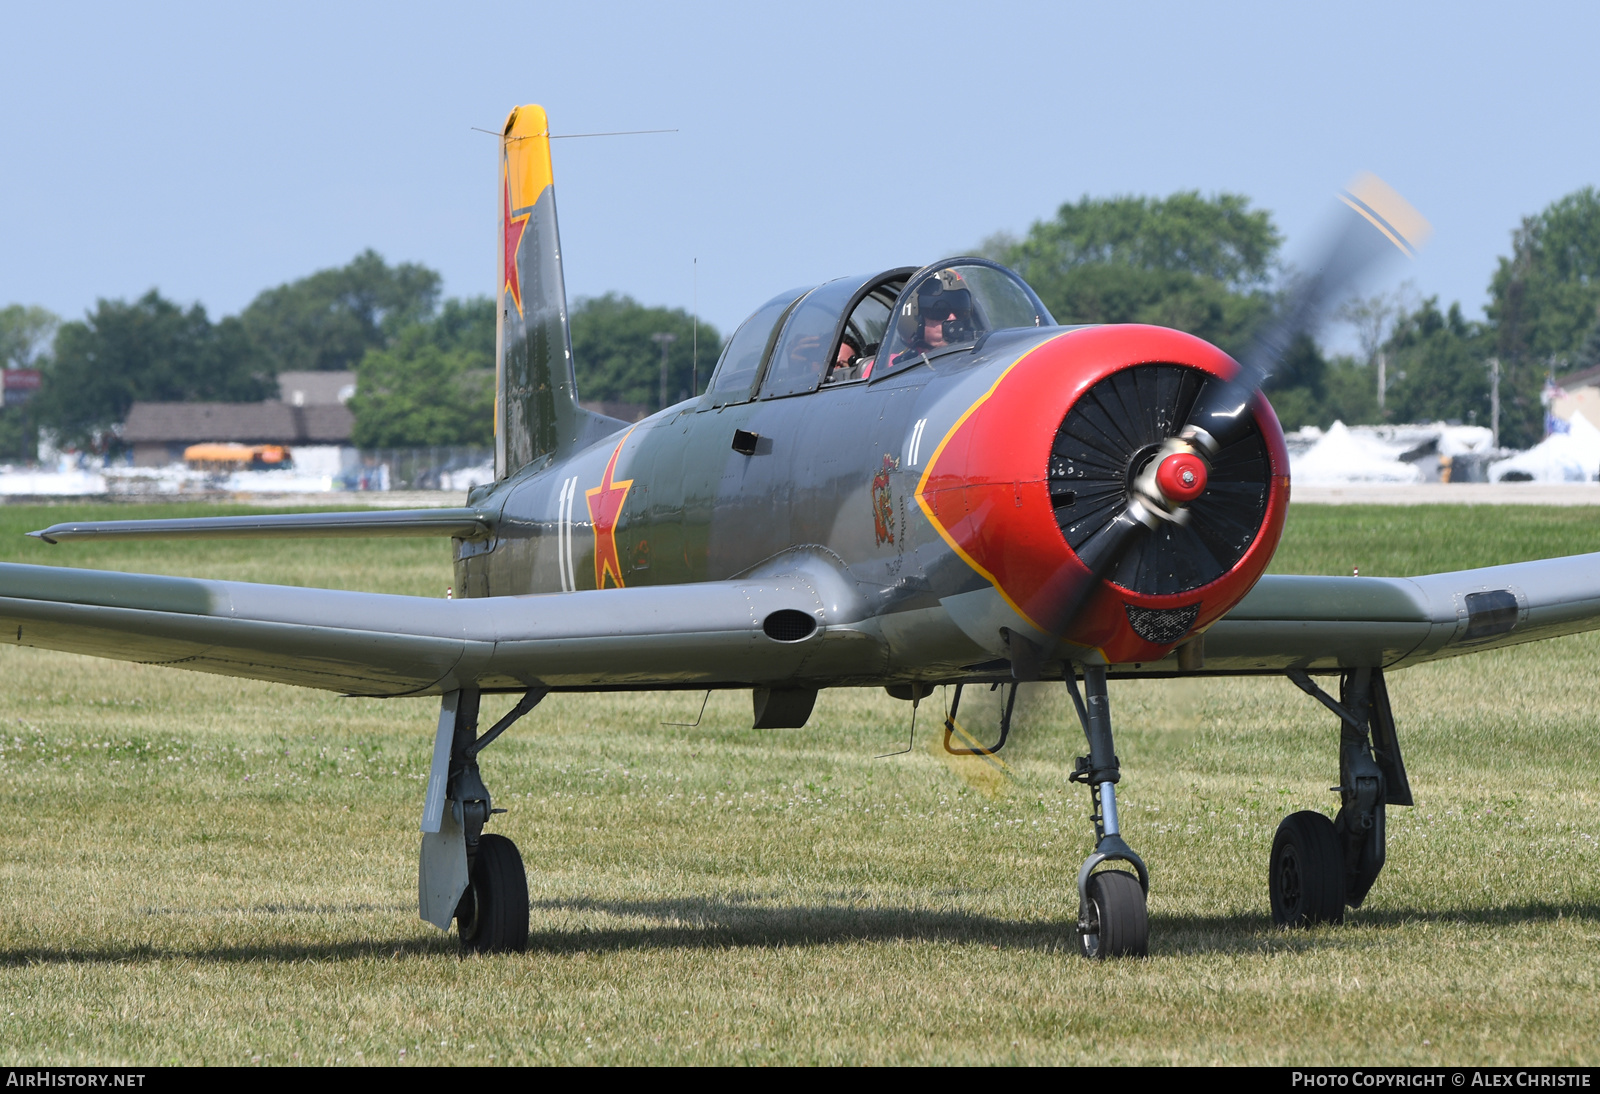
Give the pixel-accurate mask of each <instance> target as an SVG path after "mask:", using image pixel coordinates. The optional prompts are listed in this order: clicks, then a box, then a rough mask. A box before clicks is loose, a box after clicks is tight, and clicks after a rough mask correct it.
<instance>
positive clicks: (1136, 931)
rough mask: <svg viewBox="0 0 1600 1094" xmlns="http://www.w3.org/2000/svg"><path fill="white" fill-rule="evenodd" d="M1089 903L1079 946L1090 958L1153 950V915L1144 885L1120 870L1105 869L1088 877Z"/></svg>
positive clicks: (1142, 952) (1128, 954)
mask: <svg viewBox="0 0 1600 1094" xmlns="http://www.w3.org/2000/svg"><path fill="white" fill-rule="evenodd" d="M1088 891H1089V906H1088V907H1087V908H1085V909H1084V912H1085V915H1084V916H1083V919H1084V922H1085V923H1086V924H1087V925H1088V927H1089V928H1090V929H1089V930H1087V931H1083V932H1080V933H1079V935H1078V950H1079V952H1080V953H1082V954H1083V956H1085V957H1087V958H1089V959H1090V960H1091V961H1104V960H1105V959H1106V958H1108V957H1143V956H1145V955H1146V954H1147V953H1149V952H1150V916H1149V913H1148V912H1147V911H1146V909H1145V896H1144V887H1143V886H1141V885H1140V884H1139V879H1138V878H1136V877H1134V876H1133V875H1132V874H1129V873H1124V872H1123V871H1121V870H1106V871H1104V872H1102V873H1098V874H1095V875H1094V876H1093V877H1091V878H1090V879H1089V885H1088Z"/></svg>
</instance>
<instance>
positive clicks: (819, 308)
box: [707, 258, 1055, 406]
mask: <svg viewBox="0 0 1600 1094" xmlns="http://www.w3.org/2000/svg"><path fill="white" fill-rule="evenodd" d="M1039 326H1055V320H1054V319H1053V318H1051V316H1050V313H1049V311H1047V310H1046V309H1045V306H1044V305H1043V304H1042V303H1040V301H1039V298H1038V296H1037V295H1036V294H1035V293H1034V291H1033V290H1032V289H1030V288H1029V287H1028V285H1027V283H1026V282H1025V281H1023V280H1022V278H1020V277H1018V276H1017V275H1016V274H1015V273H1012V272H1011V271H1010V270H1008V269H1006V268H1005V267H1004V266H1000V265H998V264H996V263H993V262H990V261H988V260H987V259H981V258H953V259H947V260H945V261H943V262H937V263H935V264H934V265H932V266H927V267H924V268H923V269H922V270H913V269H912V268H911V267H909V266H907V267H903V268H900V269H895V270H885V271H884V272H882V273H877V274H873V275H871V276H868V277H843V278H839V279H837V280H834V281H829V282H826V283H824V284H822V285H819V286H817V287H816V288H814V289H810V290H806V289H790V290H789V291H788V292H783V293H779V294H778V295H777V296H775V297H773V298H772V299H771V300H769V301H767V302H766V303H765V304H763V305H762V306H761V307H760V308H758V309H756V311H755V313H754V314H753V315H751V316H750V318H748V319H746V320H745V321H744V323H743V324H741V325H740V327H739V329H738V330H737V331H736V332H734V335H733V337H732V338H731V339H730V340H729V341H728V346H727V348H726V349H725V350H724V351H723V353H722V359H721V360H720V361H719V362H718V363H717V370H716V373H715V375H713V376H712V378H711V385H710V387H709V389H708V391H707V398H708V400H709V405H712V406H723V405H727V404H729V403H741V402H746V401H748V400H749V399H751V398H753V397H755V396H756V393H757V391H758V388H759V394H760V397H761V398H763V399H774V398H779V397H781V396H784V395H799V394H803V393H805V392H809V391H815V390H817V388H819V387H821V386H824V385H828V386H832V385H835V384H845V383H851V382H854V381H863V380H870V379H872V378H873V377H875V376H882V375H884V374H886V373H888V372H889V371H891V370H892V369H894V368H903V367H905V366H906V365H908V364H910V363H913V362H915V361H921V360H925V359H926V358H927V357H928V356H930V355H934V354H937V353H941V352H944V351H945V350H948V349H957V348H960V347H962V346H969V347H970V346H971V345H973V343H974V342H976V340H977V339H979V338H981V337H982V336H984V335H985V334H987V333H989V332H991V331H996V330H1005V329H1008V328H1015V327H1039Z"/></svg>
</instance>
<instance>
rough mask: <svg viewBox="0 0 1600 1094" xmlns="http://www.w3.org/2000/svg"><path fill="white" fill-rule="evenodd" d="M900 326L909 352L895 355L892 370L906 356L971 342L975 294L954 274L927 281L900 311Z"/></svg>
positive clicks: (943, 273)
mask: <svg viewBox="0 0 1600 1094" xmlns="http://www.w3.org/2000/svg"><path fill="white" fill-rule="evenodd" d="M898 326H899V331H900V337H901V338H903V339H904V340H905V343H906V348H905V350H903V351H902V352H900V353H897V354H895V356H894V359H893V360H892V361H890V362H889V367H891V368H893V367H895V366H896V365H898V364H900V363H901V361H902V360H903V359H904V358H906V357H907V356H912V355H916V354H919V353H924V352H927V351H928V350H935V349H942V348H943V347H945V346H950V345H957V344H959V343H961V342H968V341H971V340H972V338H973V335H974V333H975V332H974V330H973V322H972V292H971V290H970V289H968V288H967V283H966V281H964V280H963V279H962V277H961V275H960V274H959V273H957V272H956V271H955V270H940V271H939V272H938V273H935V274H934V275H932V276H931V277H929V278H927V279H926V280H925V281H923V282H922V284H920V285H918V286H917V292H916V295H915V296H913V297H912V298H911V299H909V300H907V301H906V302H905V304H904V305H903V306H902V307H901V309H900V318H899V320H898Z"/></svg>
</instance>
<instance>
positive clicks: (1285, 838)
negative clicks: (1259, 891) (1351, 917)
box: [1267, 810, 1344, 927]
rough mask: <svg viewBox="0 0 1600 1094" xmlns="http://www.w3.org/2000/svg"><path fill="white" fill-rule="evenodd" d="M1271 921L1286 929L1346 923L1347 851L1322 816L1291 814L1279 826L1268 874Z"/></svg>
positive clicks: (1308, 812)
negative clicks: (1270, 894) (1340, 846)
mask: <svg viewBox="0 0 1600 1094" xmlns="http://www.w3.org/2000/svg"><path fill="white" fill-rule="evenodd" d="M1267 884H1268V887H1269V888H1270V889H1271V891H1272V921H1273V922H1274V923H1276V924H1278V925H1279V926H1283V927H1314V926H1316V925H1317V924H1319V923H1342V922H1344V852H1343V851H1342V850H1340V848H1339V837H1338V836H1337V835H1336V834H1335V833H1334V830H1333V822H1332V821H1331V820H1329V819H1328V818H1327V817H1325V816H1323V815H1322V814H1321V813H1314V812H1311V811H1310V810H1304V811H1302V812H1299V813H1291V814H1289V816H1287V817H1285V818H1283V823H1282V824H1280V825H1278V834H1277V835H1276V836H1274V837H1273V840H1272V864H1271V866H1270V867H1269V869H1268V871H1267Z"/></svg>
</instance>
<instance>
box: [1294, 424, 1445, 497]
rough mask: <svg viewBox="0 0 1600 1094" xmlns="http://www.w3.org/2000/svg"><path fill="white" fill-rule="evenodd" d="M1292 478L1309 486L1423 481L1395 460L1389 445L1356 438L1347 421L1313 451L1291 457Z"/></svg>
mask: <svg viewBox="0 0 1600 1094" xmlns="http://www.w3.org/2000/svg"><path fill="white" fill-rule="evenodd" d="M1289 475H1290V477H1291V478H1292V479H1293V480H1294V481H1295V482H1296V483H1300V484H1302V485H1305V486H1342V485H1344V484H1346V483H1352V482H1399V483H1405V482H1421V481H1422V472H1421V471H1420V470H1419V469H1418V468H1416V467H1414V466H1413V465H1411V464H1409V463H1405V462H1403V461H1401V460H1397V459H1395V453H1394V452H1393V451H1392V450H1391V449H1390V448H1389V446H1387V445H1384V444H1382V443H1381V442H1378V441H1376V440H1366V439H1363V438H1358V437H1356V436H1354V435H1353V434H1352V433H1351V432H1350V429H1349V427H1348V426H1346V425H1345V424H1344V423H1343V422H1334V423H1333V426H1332V428H1330V429H1329V430H1328V431H1327V432H1326V433H1324V434H1323V435H1322V438H1321V440H1319V441H1317V443H1316V444H1314V445H1312V446H1311V448H1310V449H1308V450H1307V451H1306V452H1304V453H1303V454H1301V455H1300V456H1299V457H1290V460H1289Z"/></svg>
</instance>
